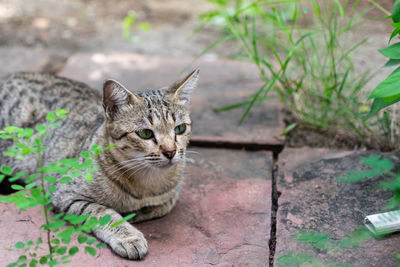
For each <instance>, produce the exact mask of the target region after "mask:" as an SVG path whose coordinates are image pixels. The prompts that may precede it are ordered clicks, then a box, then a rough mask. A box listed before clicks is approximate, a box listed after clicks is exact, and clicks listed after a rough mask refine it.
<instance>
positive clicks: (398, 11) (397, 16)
mask: <svg viewBox="0 0 400 267" xmlns="http://www.w3.org/2000/svg"><path fill="white" fill-rule="evenodd" d="M392 20H393V22H400V1H396V2H395V3H394V5H393V9H392Z"/></svg>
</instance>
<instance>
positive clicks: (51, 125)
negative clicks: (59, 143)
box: [49, 121, 61, 129]
mask: <svg viewBox="0 0 400 267" xmlns="http://www.w3.org/2000/svg"><path fill="white" fill-rule="evenodd" d="M60 125H61V121H57V122H54V123H51V124H49V128H50V129H53V128H56V127H58V126H60Z"/></svg>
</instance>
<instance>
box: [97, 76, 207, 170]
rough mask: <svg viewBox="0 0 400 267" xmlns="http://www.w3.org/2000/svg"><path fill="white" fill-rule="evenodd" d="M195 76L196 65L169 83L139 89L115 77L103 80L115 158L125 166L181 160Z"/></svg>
mask: <svg viewBox="0 0 400 267" xmlns="http://www.w3.org/2000/svg"><path fill="white" fill-rule="evenodd" d="M198 76H199V70H198V69H196V70H195V71H193V72H192V73H191V74H189V75H188V76H187V77H185V78H184V79H182V80H180V81H178V82H176V83H174V84H173V85H171V86H170V87H167V88H163V89H158V90H152V91H145V92H138V93H136V92H131V91H129V90H127V89H126V88H125V87H124V86H123V85H121V84H120V83H118V82H116V81H114V80H107V81H106V82H105V83H104V87H103V107H104V111H105V117H106V119H105V121H106V130H107V137H108V139H109V142H111V143H113V144H115V147H114V148H113V149H112V152H113V154H114V155H115V156H116V157H117V158H118V161H120V162H121V163H122V162H124V163H122V164H123V165H124V166H126V167H127V168H128V167H132V168H134V167H136V168H145V167H156V168H165V167H170V166H173V165H174V164H176V163H178V162H180V161H182V160H184V158H185V151H186V146H187V144H188V142H189V138H190V132H191V121H190V117H189V102H190V94H191V93H192V91H193V90H194V88H195V87H196V84H197V80H198Z"/></svg>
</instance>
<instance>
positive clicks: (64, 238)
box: [57, 226, 75, 244]
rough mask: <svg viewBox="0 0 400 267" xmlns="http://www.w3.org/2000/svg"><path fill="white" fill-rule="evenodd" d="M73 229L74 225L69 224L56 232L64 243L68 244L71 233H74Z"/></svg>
mask: <svg viewBox="0 0 400 267" xmlns="http://www.w3.org/2000/svg"><path fill="white" fill-rule="evenodd" d="M74 231H75V229H74V227H72V226H69V227H68V228H67V229H65V230H64V231H62V232H60V233H58V234H57V236H58V237H59V238H61V239H62V241H63V243H64V244H69V242H70V241H71V235H72V234H73V233H74Z"/></svg>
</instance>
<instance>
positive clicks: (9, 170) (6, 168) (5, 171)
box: [1, 165, 13, 176]
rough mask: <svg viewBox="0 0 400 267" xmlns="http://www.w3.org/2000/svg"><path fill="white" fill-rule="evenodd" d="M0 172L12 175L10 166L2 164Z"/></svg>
mask: <svg viewBox="0 0 400 267" xmlns="http://www.w3.org/2000/svg"><path fill="white" fill-rule="evenodd" d="M1 172H2V173H4V174H5V175H9V176H10V175H12V174H13V169H11V168H10V167H8V166H6V165H3V166H1Z"/></svg>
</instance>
